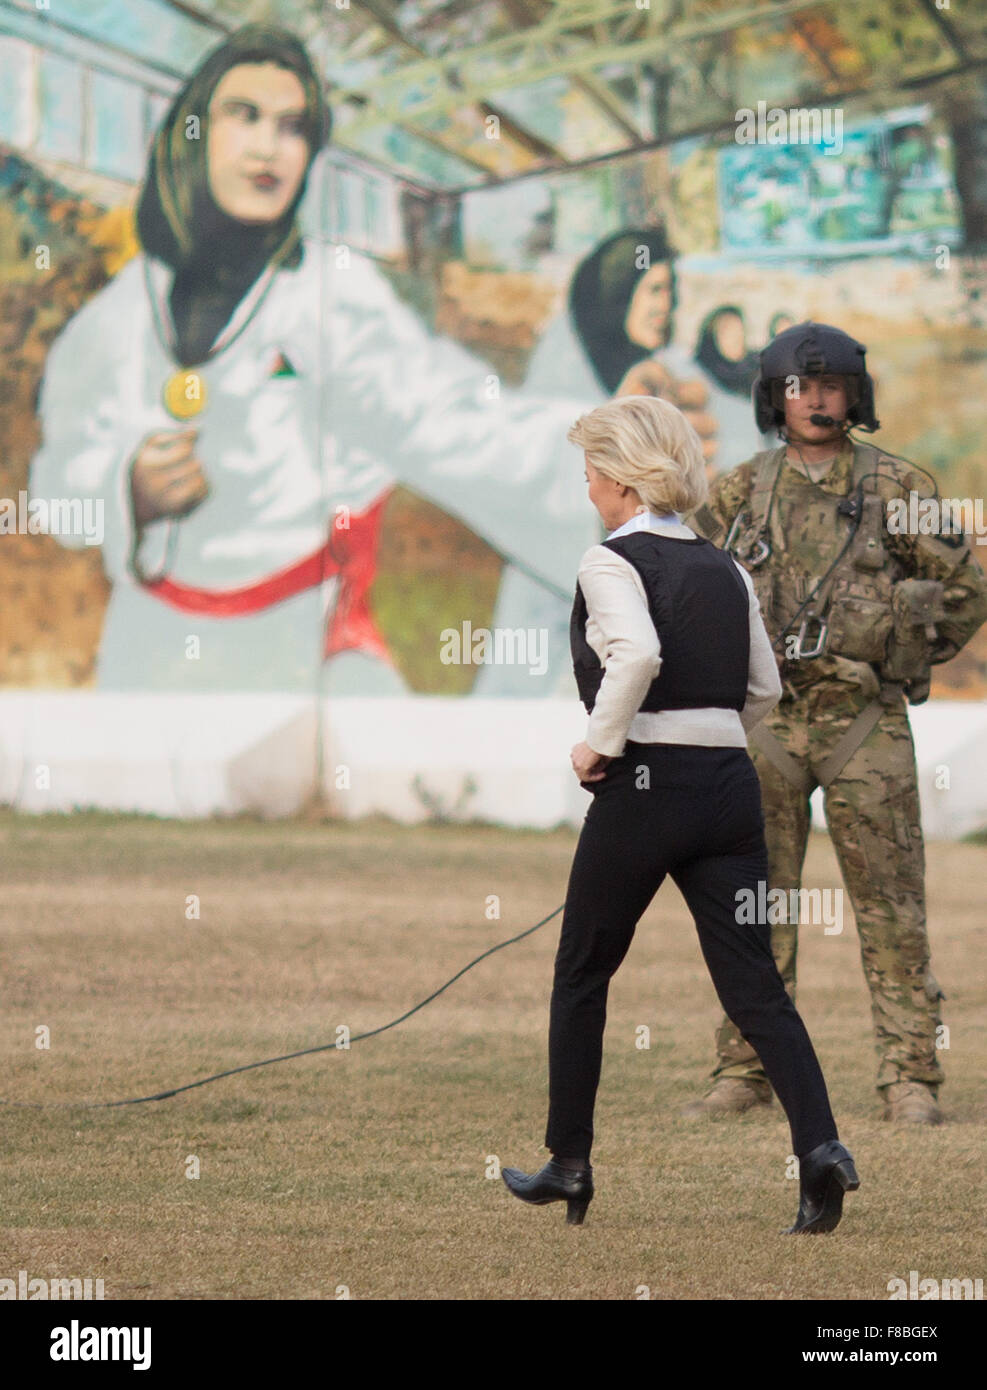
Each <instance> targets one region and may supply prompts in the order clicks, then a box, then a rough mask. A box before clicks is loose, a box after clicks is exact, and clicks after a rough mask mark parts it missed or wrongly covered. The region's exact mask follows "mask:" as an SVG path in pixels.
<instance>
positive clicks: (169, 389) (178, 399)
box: [163, 371, 209, 420]
mask: <svg viewBox="0 0 987 1390" xmlns="http://www.w3.org/2000/svg"><path fill="white" fill-rule="evenodd" d="M163 399H164V404H165V409H166V410H167V411H168V414H169V415H173V416H174V418H175V419H176V420H191V419H193V418H194V417H195V416H196V415H199V414H200V413H201V412H202V411H203V410H205V408H206V403H207V401H208V399H209V393H208V391H207V390H206V383H205V381H204V380H203V379H202V377H201V376H200V374H199V373H198V372H193V371H180V372H176V373H175V375H174V376H170V377H169V378H168V380H167V381H166V382H165V385H164V392H163Z"/></svg>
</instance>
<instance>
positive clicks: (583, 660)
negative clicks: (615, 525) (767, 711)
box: [569, 531, 750, 712]
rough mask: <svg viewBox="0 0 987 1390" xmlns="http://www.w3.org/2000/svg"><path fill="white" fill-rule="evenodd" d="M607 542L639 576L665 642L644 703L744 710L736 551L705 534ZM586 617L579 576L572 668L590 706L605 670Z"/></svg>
mask: <svg viewBox="0 0 987 1390" xmlns="http://www.w3.org/2000/svg"><path fill="white" fill-rule="evenodd" d="M603 544H604V545H605V546H606V548H607V549H608V550H612V551H614V553H615V554H617V555H621V556H622V557H623V558H624V559H625V560H626V561H627V562H628V563H629V564H631V565H633V566H634V568H635V569H636V570H637V572H638V574H639V575H640V576H641V581H642V583H643V584H644V592H645V594H646V596H647V599H648V609H649V611H650V613H651V621H652V622H653V623H654V625H655V631H656V632H657V634H658V639H659V642H660V643H661V660H662V665H661V670H660V671H659V673H658V675H657V676H656V677H655V679H654V680H653V681H652V682H651V684H650V686H649V687H648V690H647V693H646V694H645V697H644V700H643V701H642V703H641V705H640V709H641V710H645V711H648V712H651V711H653V710H663V709H707V708H717V709H735V710H741V709H743V707H744V703H745V701H746V699H747V679H748V667H749V665H750V623H749V616H748V613H749V600H748V595H747V586H746V585H745V583H744V581H743V578H742V576H741V575H740V574H738V572H737V568H736V565H735V564H734V561H733V559H732V557H731V556H730V555H728V554H727V552H726V551H725V550H720V549H719V548H718V547H717V546H715V545H713V543H712V542H711V541H708V540H706V539H705V538H704V537H702V536H697V537H696V538H695V539H694V540H686V539H682V540H677V539H676V538H675V537H673V536H661V535H658V534H657V533H656V532H654V531H632V532H630V533H629V534H628V535H626V536H616V537H614V538H613V539H612V540H608V541H604V542H603ZM586 618H587V610H586V599H585V597H584V595H583V591H582V588H581V587H580V585H579V583H578V581H577V583H576V597H575V602H574V603H573V606H572V618H571V621H570V624H569V639H570V646H571V649H572V668H573V673H574V675H575V677H576V685H577V686H578V688H579V698H580V699H581V700H582V702H583V704H584V705H585V706H586V709H587V710H592V708H593V706H594V705H595V703H596V697H597V694H598V692H599V689H600V684H601V682H602V680H603V674H604V668H603V666H602V665H601V663H600V659H599V657H598V656H597V654H596V652H595V651H594V650H593V648H592V647H591V646H590V644H589V642H588V641H587V640H586Z"/></svg>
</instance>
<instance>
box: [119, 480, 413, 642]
mask: <svg viewBox="0 0 987 1390" xmlns="http://www.w3.org/2000/svg"><path fill="white" fill-rule="evenodd" d="M386 500H387V499H386V497H382V498H381V499H380V501H379V502H375V503H374V505H373V506H372V507H371V508H369V510H368V511H365V512H362V513H361V514H360V515H359V516H353V517H351V518H350V525H349V527H348V528H346V529H344V530H334V532H333V536H332V540H331V541H327V542H326V544H325V545H324V546H322V547H321V548H320V549H319V550H317V551H315V553H314V554H312V555H308V556H306V557H305V559H304V560H299V561H297V562H296V563H295V564H293V565H289V566H288V568H287V569H283V570H279V571H278V572H277V574H272V575H271V576H270V577H269V578H267V579H260V580H258V581H257V583H255V584H245V585H243V586H242V587H241V588H239V589H197V588H195V587H193V586H192V585H189V584H178V583H176V582H175V580H173V579H155V580H152V581H151V582H150V583H148V584H145V586H144V587H145V588H146V589H147V591H148V593H151V594H154V596H155V597H156V598H159V599H161V600H162V602H164V603H168V604H171V606H172V608H180V609H181V610H182V612H184V613H204V614H205V615H206V616H207V617H210V618H237V617H241V616H242V615H243V614H244V613H259V612H260V611H261V609H263V608H270V607H271V606H272V605H273V604H275V603H281V602H282V601H283V600H284V599H286V598H293V597H294V595H295V594H300V593H302V592H303V591H304V590H306V589H311V588H314V587H315V585H317V584H321V583H322V581H323V580H324V579H328V578H330V577H331V576H332V575H339V580H340V583H339V594H338V596H337V599H336V606H335V608H334V610H333V612H332V615H331V617H330V619H329V624H328V627H327V629H326V639H325V649H324V650H325V655H326V656H327V657H330V656H335V655H336V654H337V653H338V652H344V651H350V650H357V651H363V652H368V653H370V654H372V655H374V656H377V657H380V658H381V659H382V660H384V661H387V662H389V663H390V664H391V665H393V658H392V657H391V654H390V652H389V651H388V650H387V643H386V642H385V641H384V638H383V637H382V635H381V633H380V631H379V629H378V628H377V625H376V623H375V622H374V620H373V616H372V614H371V612H370V602H369V596H370V586H371V584H372V583H373V579H374V572H375V569H376V558H377V541H378V538H379V535H380V520H381V514H382V512H383V509H384V503H385V502H386Z"/></svg>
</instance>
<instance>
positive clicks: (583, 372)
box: [475, 227, 760, 695]
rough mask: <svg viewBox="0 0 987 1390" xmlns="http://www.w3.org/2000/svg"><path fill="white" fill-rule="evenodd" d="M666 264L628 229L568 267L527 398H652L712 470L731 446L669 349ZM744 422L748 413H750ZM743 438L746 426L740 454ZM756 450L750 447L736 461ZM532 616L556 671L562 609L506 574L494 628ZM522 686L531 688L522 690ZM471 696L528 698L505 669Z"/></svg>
mask: <svg viewBox="0 0 987 1390" xmlns="http://www.w3.org/2000/svg"><path fill="white" fill-rule="evenodd" d="M674 261H675V258H674V253H673V251H672V248H671V247H670V246H669V244H668V241H667V238H666V236H665V232H664V229H663V228H661V227H650V228H637V229H634V228H632V229H628V230H626V231H622V232H617V233H616V234H615V235H613V236H610V237H608V238H607V239H606V240H605V241H603V242H601V243H600V245H599V246H597V247H596V248H595V249H594V250H593V251H592V252H591V253H590V254H589V255H588V256H586V258H585V259H584V260H583V261H582V262H581V263H580V264H579V265H578V266H577V267H576V270H575V273H574V274H573V277H572V280H571V282H570V286H569V295H568V301H567V304H566V308H565V311H564V312H563V313H562V314H560V315H559V316H558V317H557V318H556V319H555V320H554V321H553V322H552V323H551V324H549V326H548V328H547V329H546V331H545V333H544V334H543V336H542V338H541V340H540V342H539V344H538V346H537V348H536V349H535V351H534V353H533V354H532V357H531V362H530V364H529V368H528V374H527V376H526V378H525V390H526V391H529V392H531V393H532V394H534V395H543V396H549V395H577V396H580V397H582V398H583V399H584V400H585V401H586V402H587V408H592V407H593V406H596V405H600V404H601V403H602V402H603V401H605V400H606V399H607V398H608V397H611V396H631V395H644V396H660V397H662V398H664V399H665V400H669V401H671V402H672V403H673V404H674V405H676V406H678V408H679V409H680V410H681V411H682V413H683V414H684V415H685V416H686V418H687V419H688V420H689V421H690V423H691V424H692V425H693V426H694V427H695V429H696V432H697V433H698V434H699V437H700V439H701V440H702V443H703V452H704V453H705V456H706V458H707V460H708V461H710V462H711V463H712V461H713V460H716V462H717V464H718V463H719V454H720V453H721V452H722V450H723V447H724V445H726V447H727V448H728V449H730V450H733V449H735V448H736V447H738V444H739V441H737V440H734V439H733V438H730V439H729V440H721V439H720V438H719V437H718V421H717V418H716V416H715V414H714V413H713V412H712V411H711V410H710V395H711V391H712V390H714V389H715V387H714V383H713V381H712V379H711V378H710V377H709V376H708V375H707V374H706V373H705V372H704V371H703V370H702V369H700V368H699V367H697V365H696V363H695V362H694V361H693V359H692V358H691V356H690V354H689V353H688V352H687V351H685V350H684V349H683V348H680V347H678V346H677V345H676V344H674V343H673V342H672V335H673V331H674V314H675V301H676V282H675V263H674ZM747 414H748V415H751V414H752V412H751V410H750V406H749V404H748V407H747ZM749 435H750V429H749V428H748V426H747V425H746V422H745V426H744V434H743V444H742V445H740V447H741V448H744V447H746V443H747V442H748V437H749ZM756 438H759V436H756ZM759 447H760V445H759V444H758V443H753V445H752V447H751V448H748V449H746V452H741V453H740V454H739V455H738V456H737V458H736V460H735V461H736V462H740V460H741V459H743V458H746V457H748V456H749V455H750V454H751V453H753V452H754V451H755V450H756V449H757V448H759ZM594 539H600V537H599V536H597V537H595V538H594ZM532 611H537V613H538V618H539V622H540V623H541V625H543V626H544V627H545V628H547V630H548V632H549V643H548V649H549V653H550V661H551V662H552V664H553V666H558V665H560V664H561V660H562V655H561V654H562V653H563V652H564V651H565V650H566V649H567V646H568V641H569V611H568V608H567V606H566V605H565V604H563V603H561V602H559V601H557V600H554V599H553V598H552V597H551V595H549V594H546V593H544V592H542V591H539V590H538V588H537V587H536V586H535V585H533V584H532V582H531V580H530V579H529V578H528V577H527V576H526V575H524V574H521V573H519V572H517V571H516V570H512V569H511V568H510V567H508V568H507V569H505V572H504V574H503V576H502V579H501V587H500V593H499V595H498V602H497V611H496V613H495V615H494V623H495V625H496V626H498V627H512V626H515V625H516V624H517V623H518V622H520V618H519V616H518V615H520V614H522V613H526V612H532ZM527 685H528V687H529V688H530V681H529V682H528V683H527ZM475 690H476V692H477V693H482V694H486V695H497V694H524V693H527V692H526V689H525V680H524V676H523V674H522V673H519V672H514V671H510V670H503V671H494V670H484V671H482V672H481V673H480V675H479V677H478V678H477V682H476V686H475Z"/></svg>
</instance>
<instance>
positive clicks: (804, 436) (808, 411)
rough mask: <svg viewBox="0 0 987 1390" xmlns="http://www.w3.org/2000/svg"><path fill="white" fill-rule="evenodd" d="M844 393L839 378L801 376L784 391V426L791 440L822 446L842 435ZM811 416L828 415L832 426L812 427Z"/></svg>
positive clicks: (844, 413) (842, 381)
mask: <svg viewBox="0 0 987 1390" xmlns="http://www.w3.org/2000/svg"><path fill="white" fill-rule="evenodd" d="M846 413H847V389H846V381H845V380H844V378H843V377H841V376H803V377H799V378H798V379H797V381H792V382H790V383H788V384H786V387H785V425H786V427H787V431H788V435H789V437H790V438H791V439H800V440H803V441H804V442H805V443H806V444H825V443H826V442H827V441H828V440H830V439H838V438H839V437H840V435H841V434H842V432H843V431H842V429H841V428H840V425H841V423H842V422H843V421H844V420H845V419H846ZM813 415H828V416H830V417H831V418H832V419H833V420H835V421H836V424H835V425H814V424H813V423H812V419H811V417H812V416H813Z"/></svg>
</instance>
